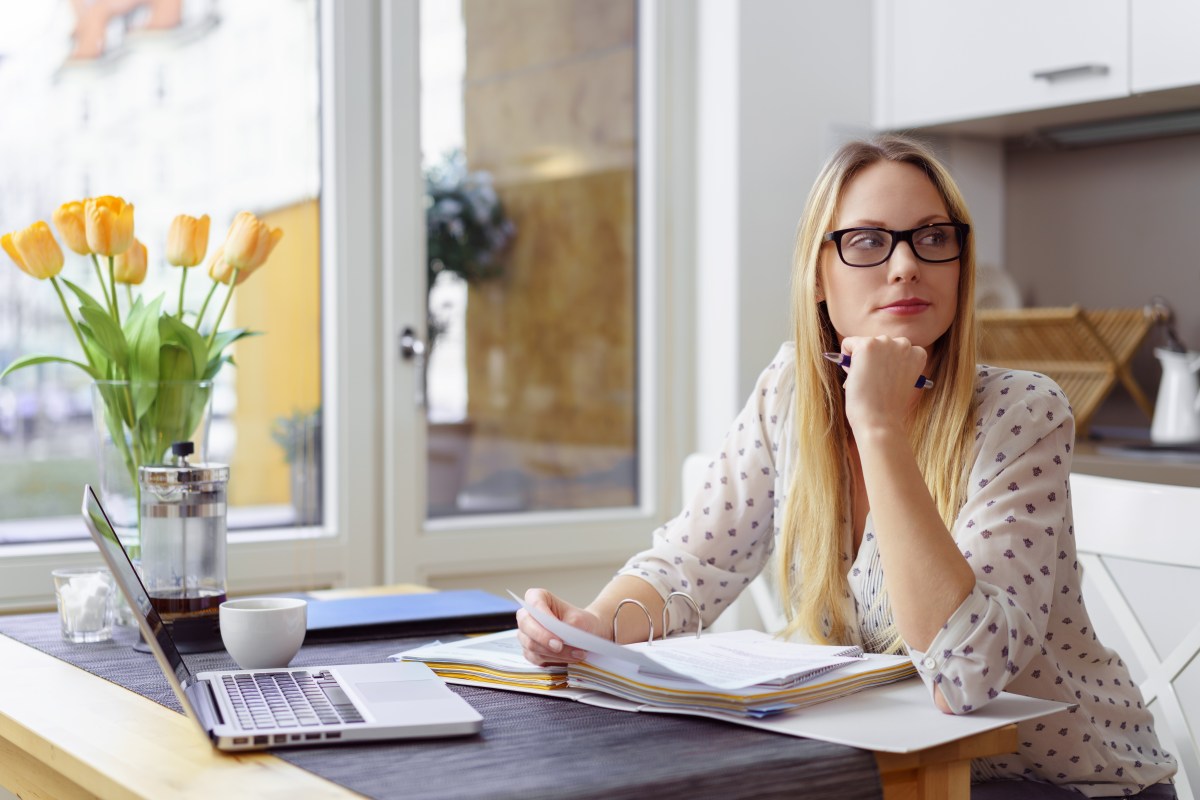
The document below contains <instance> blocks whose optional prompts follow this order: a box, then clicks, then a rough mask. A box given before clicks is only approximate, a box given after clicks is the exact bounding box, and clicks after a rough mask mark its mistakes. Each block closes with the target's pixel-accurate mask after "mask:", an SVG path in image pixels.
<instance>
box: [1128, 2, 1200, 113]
mask: <svg viewBox="0 0 1200 800" xmlns="http://www.w3.org/2000/svg"><path fill="white" fill-rule="evenodd" d="M1129 11H1130V14H1129V21H1130V51H1131V53H1132V65H1131V69H1130V73H1129V84H1130V88H1131V89H1132V90H1133V92H1134V93H1140V92H1153V91H1157V90H1159V89H1176V88H1179V87H1181V86H1195V85H1197V84H1200V2H1198V0H1132V1H1131V2H1130V9H1129Z"/></svg>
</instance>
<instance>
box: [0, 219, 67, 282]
mask: <svg viewBox="0 0 1200 800" xmlns="http://www.w3.org/2000/svg"><path fill="white" fill-rule="evenodd" d="M0 246H2V247H3V248H4V252H6V253H8V255H9V257H10V258H12V260H13V261H15V262H16V264H17V266H18V267H20V268H21V270H22V271H24V272H26V273H27V274H29V275H32V276H33V277H35V278H37V279H38V280H45V279H46V278H53V277H54V276H56V275H58V273H60V272H62V268H63V252H62V248H60V247H59V246H58V242H56V241H55V240H54V234H53V233H51V232H50V226H49V225H47V224H46V223H45V222H43V221H41V220H38V221H37V222H35V223H33V224H32V225H30V226H29V227H28V228H25V229H24V230H19V231H17V232H16V233H6V234H4V236H2V237H0Z"/></svg>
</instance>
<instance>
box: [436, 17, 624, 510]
mask: <svg viewBox="0 0 1200 800" xmlns="http://www.w3.org/2000/svg"><path fill="white" fill-rule="evenodd" d="M420 10H421V21H420V25H421V31H420V35H421V151H422V162H423V169H424V172H425V175H426V190H427V199H426V203H427V206H426V221H427V229H426V232H427V241H426V255H427V259H428V261H429V268H428V273H427V274H428V283H429V303H428V318H427V324H426V331H427V338H426V345H427V352H428V354H429V360H428V368H427V373H426V381H427V386H426V393H425V394H426V398H427V404H428V409H427V411H428V419H427V422H428V428H427V430H428V438H427V442H428V448H427V454H426V455H427V459H426V463H427V466H428V482H427V490H428V491H427V493H428V497H427V514H428V516H429V517H431V518H433V517H446V516H461V515H467V514H494V513H513V512H536V511H551V510H555V511H559V510H578V509H594V508H622V507H624V508H628V507H632V506H636V505H638V503H639V496H638V469H637V465H638V434H639V429H638V389H639V387H638V382H637V365H638V315H637V302H638V295H637V286H638V257H637V239H638V237H637V217H638V207H637V206H638V147H639V144H638V114H637V103H638V90H637V87H638V69H637V67H638V42H637V30H638V26H637V17H638V4H637V2H635V0H594V2H588V3H564V2H561V0H527V1H526V2H521V3H493V2H478V1H475V2H473V1H472V0H464V1H463V2H461V3H459V2H446V0H423V2H422V3H421V9H420Z"/></svg>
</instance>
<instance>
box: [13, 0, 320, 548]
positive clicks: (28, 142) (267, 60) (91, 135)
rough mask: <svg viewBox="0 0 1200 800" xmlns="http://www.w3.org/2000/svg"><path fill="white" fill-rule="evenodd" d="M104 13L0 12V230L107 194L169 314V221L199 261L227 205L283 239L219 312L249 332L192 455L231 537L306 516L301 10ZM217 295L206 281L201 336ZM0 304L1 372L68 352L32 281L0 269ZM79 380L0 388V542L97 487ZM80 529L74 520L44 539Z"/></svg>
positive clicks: (198, 301) (313, 358)
mask: <svg viewBox="0 0 1200 800" xmlns="http://www.w3.org/2000/svg"><path fill="white" fill-rule="evenodd" d="M117 5H118V6H120V9H121V10H120V11H119V12H118V11H114V10H111V9H110V6H112V4H104V3H92V4H87V3H78V4H77V3H71V2H67V0H58V1H57V2H51V1H50V0H46V1H45V2H36V3H8V4H5V6H4V12H3V15H4V17H5V18H4V19H2V20H0V31H2V33H0V104H2V107H3V108H5V109H6V110H7V113H6V123H5V124H4V125H3V126H0V152H2V153H4V157H3V159H0V185H3V186H4V187H5V191H4V192H3V193H2V194H0V233H8V232H12V231H17V230H20V229H22V228H24V227H26V226H28V225H29V224H31V223H33V222H34V221H36V220H45V221H47V222H50V219H51V214H52V213H53V212H54V210H55V209H56V208H58V206H59V204H61V203H63V202H66V201H70V200H81V199H83V198H85V197H92V196H98V195H103V194H112V195H118V196H120V197H123V198H124V199H126V200H127V201H128V202H130V203H132V204H133V205H134V206H135V235H136V236H137V237H138V239H139V240H141V241H142V242H144V243H145V245H146V247H147V249H148V253H149V259H148V260H149V270H148V275H147V278H146V280H145V283H143V284H142V285H141V286H140V287H137V288H138V290H140V294H141V296H142V297H143V298H144V299H145V300H147V301H149V300H152V299H153V298H155V297H157V296H159V295H160V294H161V295H163V297H164V307H167V308H171V307H175V306H177V305H178V303H179V295H180V276H181V273H182V272H183V270H181V269H179V268H176V267H171V266H169V265H168V264H167V263H166V261H165V244H166V237H167V229H168V226H169V225H170V223H171V220H172V219H173V218H174V216H175V215H177V214H189V215H192V216H195V217H199V216H200V215H202V214H208V215H209V216H210V217H211V220H212V224H211V234H210V238H209V246H208V252H209V253H210V254H211V253H212V252H213V251H214V250H215V249H216V248H217V246H218V245H220V244H221V242H222V241H223V240H224V237H225V233H226V231H227V230H228V227H229V224H230V222H231V221H232V219H233V217H234V215H235V214H236V213H237V212H239V211H242V210H249V211H253V212H254V213H255V214H257V215H258V216H259V217H260V218H261V219H262V220H264V221H265V222H267V223H268V224H269V225H271V226H272V227H280V228H282V229H283V230H284V236H283V239H282V240H281V242H280V244H279V245H278V247H277V248H276V249H275V251H274V252H273V253H272V255H271V257H270V258H269V260H268V261H267V263H266V266H264V267H263V268H262V269H261V270H259V271H258V272H256V273H255V274H254V275H253V276H252V277H251V278H250V279H249V280H247V281H246V282H245V283H244V284H243V285H241V286H240V287H239V288H238V289H237V291H236V293H235V294H234V295H233V299H232V301H231V302H230V304H229V308H228V310H227V311H226V312H225V317H224V321H223V323H222V325H221V328H222V329H229V328H232V327H249V328H252V329H254V330H257V331H262V332H263V333H264V334H265V335H263V336H261V337H255V338H250V339H246V340H244V341H242V342H239V343H238V344H236V345H234V347H233V350H232V354H233V355H234V357H235V359H236V362H237V367H236V368H234V367H231V366H226V367H225V368H223V369H222V370H221V372H220V374H219V376H218V380H217V387H216V390H215V392H214V408H213V411H214V420H213V425H212V430H211V433H210V437H209V444H210V452H209V458H210V460H214V461H220V462H224V463H228V464H230V467H231V480H230V484H229V498H230V505H231V510H230V524H231V527H237V526H239V525H244V526H254V527H258V526H261V525H276V524H293V523H296V522H301V523H312V522H319V521H320V504H319V497H320V494H319V489H318V491H317V493H316V494H315V495H314V494H312V493H311V487H314V486H315V487H319V486H320V477H319V468H320V453H321V446H320V441H321V436H320V430H321V429H320V416H319V411H320V406H321V393H320V374H321V341H320V293H319V289H320V260H319V252H320V248H319V241H318V231H319V219H320V217H319V199H320V162H319V153H320V148H319V133H320V131H319V119H320V118H319V101H320V98H319V87H320V81H319V73H318V51H317V47H318V35H317V34H318V31H317V26H318V19H317V2H316V0H256V2H253V3H240V2H239V3H220V4H218V3H216V2H213V0H190V1H189V0H183V1H182V2H179V1H178V0H176V1H175V2H161V0H140V1H138V0H131V2H127V3H122V4H117ZM55 236H56V238H58V239H59V241H60V243H61V242H62V239H61V236H59V234H58V232H57V231H55ZM63 249H64V252H65V254H66V266H65V267H64V270H63V273H62V277H63V278H66V279H67V280H70V281H72V282H73V283H76V284H78V285H80V286H82V287H83V288H84V289H86V290H87V291H89V292H90V293H92V294H93V296H97V297H99V296H100V284H99V279H98V278H97V277H96V274H95V271H94V269H93V266H92V264H91V262H90V260H88V259H86V258H85V257H84V256H79V255H76V254H75V253H72V252H71V251H69V250H67V249H66V247H65V245H64V248H63ZM206 266H207V259H206V261H205V264H204V265H202V266H199V267H196V268H193V269H190V270H188V280H187V283H186V292H185V297H184V305H185V308H186V309H188V310H190V311H191V312H195V311H197V310H198V309H199V308H200V306H201V305H202V304H203V302H204V299H205V297H206V296H207V294H208V292H209V289H210V287H211V286H212V281H211V280H210V278H209V277H208V275H207V271H206ZM122 290H123V287H122ZM122 295H123V291H122ZM224 298H225V289H224V287H221V289H220V290H219V291H217V292H216V294H215V295H214V297H213V300H212V305H211V307H210V310H209V312H208V314H207V315H206V320H208V322H209V323H211V322H212V321H213V320H214V318H215V316H216V309H217V308H219V305H220V304H221V303H223V302H224ZM68 300H69V301H70V303H69V304H70V305H71V307H72V310H75V307H77V306H78V303H77V302H74V299H73V298H71V297H69V296H68ZM122 302H123V303H125V304H124V305H123V306H122V308H123V309H124V308H127V307H128V305H127V303H126V301H124V300H123V301H122ZM0 307H2V308H3V311H2V312H0V364H4V365H6V364H8V363H9V362H11V361H12V360H13V359H15V358H17V357H19V356H23V355H27V354H30V353H38V352H43V353H51V354H56V355H61V356H66V357H69V358H74V359H79V358H80V347H79V344H78V342H77V341H76V339H75V336H74V333H73V332H72V330H71V328H70V327H69V326H68V324H67V322H66V318H65V315H64V313H63V309H62V307H61V306H60V304H59V301H58V298H57V296H56V295H55V293H54V291H53V289H52V287H51V286H50V284H49V282H46V281H36V280H33V279H32V278H30V277H29V276H27V275H25V274H23V273H21V272H20V271H19V270H18V269H17V268H16V267H15V266H14V265H13V263H12V262H11V260H9V258H8V257H7V256H4V255H0ZM89 385H90V378H89V377H88V376H87V375H85V374H84V373H83V372H82V371H80V370H75V369H73V368H70V367H65V366H59V365H42V366H38V367H34V368H29V369H25V370H21V371H19V372H16V373H14V374H12V375H10V376H9V377H7V378H5V379H4V381H3V382H0V496H3V497H4V498H5V502H4V503H3V504H0V542H4V541H13V540H20V539H31V538H32V539H36V538H47V537H52V536H54V535H56V532H55V527H54V526H53V525H50V524H46V523H39V524H34V523H33V522H28V521H25V520H30V519H31V518H53V517H64V516H69V517H72V518H73V517H74V516H75V515H76V514H77V513H78V507H79V496H80V489H81V486H82V484H83V482H85V481H90V482H93V483H94V482H95V481H96V473H97V469H96V456H95V443H94V434H93V426H92V419H91V401H90V391H89ZM273 434H274V435H273ZM306 487H307V488H306ZM294 506H295V507H296V508H294ZM297 508H298V510H297ZM12 520H23V521H22V522H12ZM81 533H82V531H81V530H80V529H79V526H78V525H77V524H74V525H62V526H59V533H58V534H57V535H63V536H70V537H76V536H79V535H80V534H81Z"/></svg>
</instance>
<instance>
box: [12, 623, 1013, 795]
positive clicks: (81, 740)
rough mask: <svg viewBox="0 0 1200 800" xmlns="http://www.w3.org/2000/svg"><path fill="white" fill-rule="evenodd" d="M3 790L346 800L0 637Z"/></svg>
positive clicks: (966, 759) (306, 776)
mask: <svg viewBox="0 0 1200 800" xmlns="http://www.w3.org/2000/svg"><path fill="white" fill-rule="evenodd" d="M0 665H3V671H4V677H5V680H4V682H3V684H0V785H3V786H4V787H5V788H6V789H8V790H9V791H10V792H14V793H17V794H19V795H20V796H21V797H22V798H25V799H26V800H30V799H31V798H48V799H51V800H71V798H113V799H114V800H116V799H118V798H162V797H172V798H213V797H254V798H265V799H267V800H269V799H270V798H276V797H278V798H280V799H281V800H283V799H284V798H286V799H287V800H292V799H293V798H297V797H303V798H306V799H307V798H354V797H359V795H358V794H356V793H354V792H351V791H349V790H347V789H344V788H342V787H341V786H338V785H336V784H333V783H330V782H329V781H326V780H324V779H323V778H319V777H317V776H316V775H313V774H312V773H310V772H307V771H305V770H303V769H300V768H299V767H295V766H293V765H291V764H289V763H288V762H286V761H283V760H282V759H279V758H276V757H275V756H273V755H270V754H268V753H256V754H252V755H230V754H224V753H219V752H217V751H216V750H214V749H213V748H212V747H211V746H210V745H209V743H208V741H207V739H205V738H204V737H203V736H201V735H199V733H198V732H197V730H196V728H195V725H194V724H193V723H192V722H191V721H190V720H188V719H187V718H186V717H184V716H182V715H181V714H177V713H175V712H173V711H171V710H170V709H167V708H164V707H163V706H160V705H158V704H157V703H155V702H154V701H152V700H149V699H147V698H145V697H142V696H141V695H138V694H136V693H134V692H131V691H129V690H128V689H125V688H122V687H120V686H117V685H115V684H113V683H110V682H108V681H106V680H104V679H103V678H99V677H96V676H95V675H92V674H90V673H88V672H86V671H84V670H82V669H79V668H78V667H75V666H72V665H71V664H68V663H66V662H64V661H60V660H58V659H57V658H54V657H53V656H49V655H46V654H44V653H41V652H39V651H37V650H35V649H33V648H31V647H28V646H26V645H24V644H21V643H19V642H16V641H14V640H12V639H9V638H7V637H4V636H0ZM1016 746H1017V735H1016V726H1013V725H1010V726H1008V727H1006V728H1002V729H1000V730H996V731H991V732H988V733H984V734H980V735H978V736H973V737H970V738H968V739H963V740H961V741H958V742H955V743H952V744H949V745H943V746H941V747H936V748H931V749H929V750H925V751H920V752H917V753H910V754H904V755H898V754H893V753H877V754H876V760H877V762H878V764H879V769H880V773H881V774H882V776H883V783H884V797H885V798H886V800H906V799H907V798H936V799H937V800H950V799H952V798H958V799H959V800H967V799H968V797H969V795H970V786H969V784H970V760H971V759H972V758H977V757H981V756H987V755H995V754H999V753H1007V752H1013V751H1015V750H1016Z"/></svg>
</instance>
